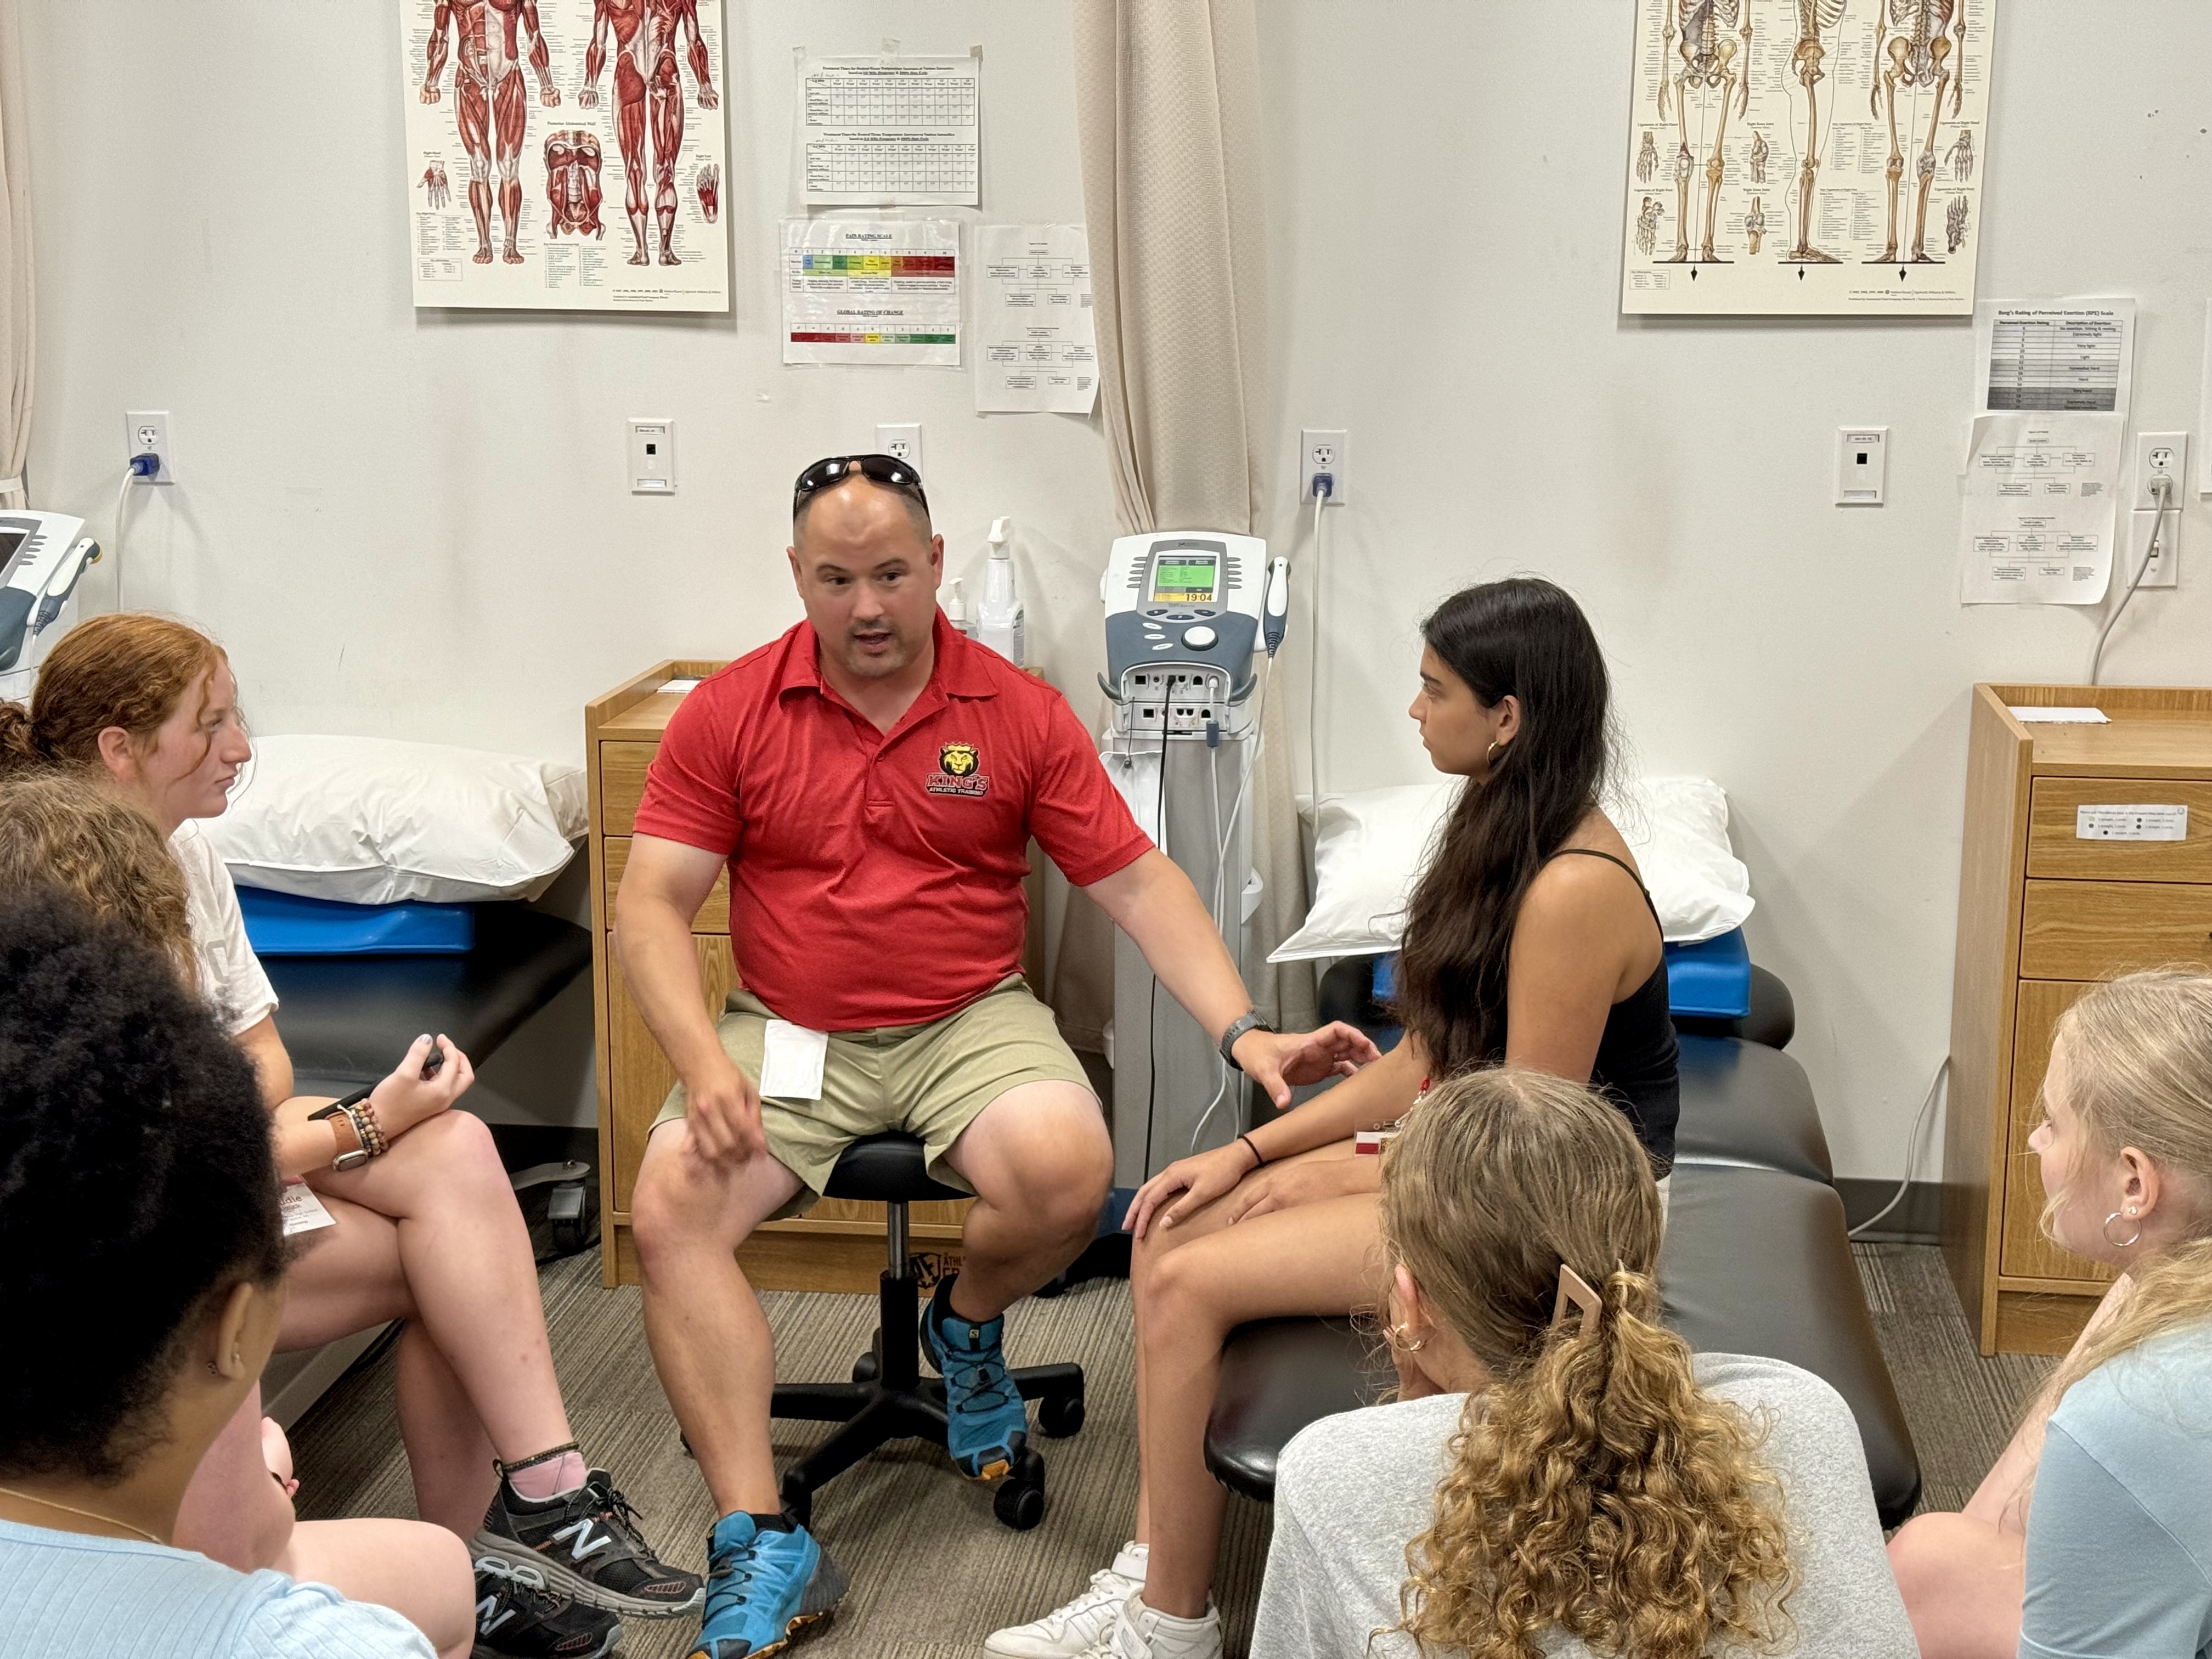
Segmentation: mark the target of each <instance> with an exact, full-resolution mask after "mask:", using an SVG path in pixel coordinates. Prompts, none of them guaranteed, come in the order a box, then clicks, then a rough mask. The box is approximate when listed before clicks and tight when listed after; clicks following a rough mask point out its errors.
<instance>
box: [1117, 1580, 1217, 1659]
mask: <svg viewBox="0 0 2212 1659" xmlns="http://www.w3.org/2000/svg"><path fill="white" fill-rule="evenodd" d="M1091 1653H1092V1655H1094V1656H1096V1659H1221V1613H1220V1611H1219V1609H1218V1608H1217V1607H1215V1606H1214V1605H1213V1603H1212V1602H1211V1601H1208V1602H1207V1603H1206V1616H1205V1617H1204V1618H1203V1619H1178V1618H1176V1616H1175V1614H1173V1613H1161V1612H1159V1611H1158V1609H1156V1608H1152V1607H1146V1605H1145V1598H1144V1595H1143V1594H1142V1593H1141V1592H1139V1593H1138V1594H1136V1595H1132V1596H1130V1597H1129V1599H1128V1600H1127V1601H1124V1602H1122V1603H1121V1610H1120V1611H1119V1612H1118V1613H1115V1615H1114V1627H1113V1628H1112V1629H1111V1630H1109V1631H1108V1632H1106V1635H1105V1637H1104V1638H1103V1639H1102V1640H1101V1641H1100V1642H1099V1644H1098V1645H1097V1646H1096V1647H1095V1648H1093V1649H1092V1650H1091Z"/></svg>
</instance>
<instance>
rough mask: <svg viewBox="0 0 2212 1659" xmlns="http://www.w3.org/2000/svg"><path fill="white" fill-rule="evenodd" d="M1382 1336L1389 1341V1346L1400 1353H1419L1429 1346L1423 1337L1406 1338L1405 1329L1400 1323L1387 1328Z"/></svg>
mask: <svg viewBox="0 0 2212 1659" xmlns="http://www.w3.org/2000/svg"><path fill="white" fill-rule="evenodd" d="M1383 1335H1384V1336H1385V1337H1386V1338H1387V1339H1388V1340H1389V1344H1390V1346H1392V1347H1394V1348H1395V1349H1396V1350H1397V1351H1398V1352H1400V1353H1419V1352H1420V1351H1421V1350H1422V1349H1424V1348H1425V1347H1427V1346H1429V1339H1428V1338H1427V1337H1425V1336H1424V1337H1408V1336H1407V1334H1406V1327H1405V1325H1404V1324H1402V1323H1401V1324H1396V1325H1393V1326H1391V1327H1389V1328H1388V1329H1387V1330H1385V1331H1384V1332H1383Z"/></svg>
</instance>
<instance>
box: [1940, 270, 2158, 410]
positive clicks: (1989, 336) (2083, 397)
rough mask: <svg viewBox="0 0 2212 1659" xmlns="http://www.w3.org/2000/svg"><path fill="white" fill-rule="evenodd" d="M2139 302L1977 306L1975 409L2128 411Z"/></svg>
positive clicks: (1990, 302) (2014, 302)
mask: <svg viewBox="0 0 2212 1659" xmlns="http://www.w3.org/2000/svg"><path fill="white" fill-rule="evenodd" d="M2135 361H2136V302H2135V301H2133V300H2130V299H2112V300H1984V301H1983V302H1982V303H1981V304H1980V305H1978V306H1976V307H1974V407H1975V408H1976V409H1977V410H1989V411H1990V413H1991V414H2002V413H2004V412H2005V411H2006V410H2041V409H2050V410H2058V409H2071V410H2085V411H2089V412H2094V413H2101V414H2107V415H2124V414H2126V413H2127V412H2128V399H2129V398H2130V395H2131V393H2132V391H2133V388H2134V383H2135Z"/></svg>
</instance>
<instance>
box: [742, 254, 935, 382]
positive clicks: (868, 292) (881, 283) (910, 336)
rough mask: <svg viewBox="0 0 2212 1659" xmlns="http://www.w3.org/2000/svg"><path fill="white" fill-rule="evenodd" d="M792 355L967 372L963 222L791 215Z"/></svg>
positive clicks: (786, 324)
mask: <svg viewBox="0 0 2212 1659" xmlns="http://www.w3.org/2000/svg"><path fill="white" fill-rule="evenodd" d="M783 361H784V362H787V363H906V364H913V363H931V364H936V365H939V366H940V367H944V368H958V367H959V365H960V226H959V223H958V222H957V221H956V220H951V219H882V218H868V219H787V220H785V221H784V222H783Z"/></svg>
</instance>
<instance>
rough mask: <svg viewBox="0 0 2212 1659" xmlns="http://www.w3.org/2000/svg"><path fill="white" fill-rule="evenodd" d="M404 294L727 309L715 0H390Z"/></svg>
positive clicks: (476, 301)
mask: <svg viewBox="0 0 2212 1659" xmlns="http://www.w3.org/2000/svg"><path fill="white" fill-rule="evenodd" d="M398 9H399V49H400V59H401V64H402V82H401V83H402V86H403V87H404V96H405V99H406V109H407V117H406V133H407V153H406V166H407V171H408V196H409V208H408V242H409V251H410V258H411V259H412V262H413V266H414V284H415V303H416V305H418V306H454V307H511V308H514V309H520V310H532V311H665V312H700V311H707V312H714V311H727V310H728V309H729V307H730V278H729V244H728V239H727V237H726V234H725V233H724V231H723V228H722V225H721V197H722V169H723V167H724V165H725V163H726V160H727V155H726V151H727V144H726V137H725V131H726V130H725V126H724V120H723V116H722V112H721V95H722V88H723V84H724V82H723V66H722V11H721V0H534V3H532V0H399V6H398Z"/></svg>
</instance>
